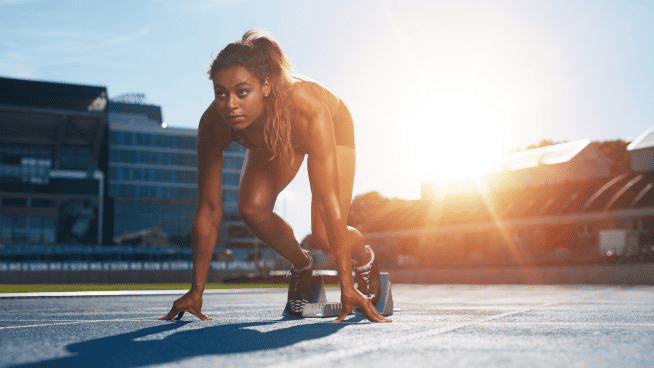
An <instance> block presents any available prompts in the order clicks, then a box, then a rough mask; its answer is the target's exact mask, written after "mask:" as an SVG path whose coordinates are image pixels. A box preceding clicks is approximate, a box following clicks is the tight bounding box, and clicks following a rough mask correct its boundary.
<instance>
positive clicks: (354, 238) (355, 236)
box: [347, 226, 364, 246]
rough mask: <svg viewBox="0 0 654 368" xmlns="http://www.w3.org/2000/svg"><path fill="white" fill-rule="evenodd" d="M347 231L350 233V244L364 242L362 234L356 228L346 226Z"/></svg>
mask: <svg viewBox="0 0 654 368" xmlns="http://www.w3.org/2000/svg"><path fill="white" fill-rule="evenodd" d="M347 230H348V233H349V235H350V245H351V246H355V245H357V244H364V240H363V234H361V232H360V231H359V230H357V229H356V228H354V227H352V226H348V227H347Z"/></svg>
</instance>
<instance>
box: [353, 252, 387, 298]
mask: <svg viewBox="0 0 654 368" xmlns="http://www.w3.org/2000/svg"><path fill="white" fill-rule="evenodd" d="M366 248H367V249H368V252H370V262H368V264H366V265H364V266H361V267H355V268H354V275H355V276H356V279H357V289H359V291H360V292H361V293H362V294H363V295H365V296H366V297H368V299H370V301H371V302H372V305H373V306H376V305H377V302H378V301H379V299H380V298H381V280H380V275H379V264H378V263H377V262H375V253H374V252H373V251H372V248H370V246H369V245H366ZM353 263H354V262H353Z"/></svg>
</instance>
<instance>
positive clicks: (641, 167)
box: [627, 127, 654, 172]
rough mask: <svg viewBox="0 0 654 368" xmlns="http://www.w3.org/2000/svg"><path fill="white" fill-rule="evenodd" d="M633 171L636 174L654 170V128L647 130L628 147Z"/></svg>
mask: <svg viewBox="0 0 654 368" xmlns="http://www.w3.org/2000/svg"><path fill="white" fill-rule="evenodd" d="M627 151H629V160H630V161H631V169H632V170H633V171H636V172H646V171H653V170H654V127H650V128H648V129H647V130H645V131H644V132H643V133H642V134H641V135H640V136H639V137H638V138H636V140H635V141H633V142H631V144H629V145H628V146H627Z"/></svg>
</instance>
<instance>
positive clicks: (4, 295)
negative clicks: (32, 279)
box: [0, 288, 287, 298]
mask: <svg viewBox="0 0 654 368" xmlns="http://www.w3.org/2000/svg"><path fill="white" fill-rule="evenodd" d="M187 292H188V290H122V291H62V292H42V293H0V298H44V297H63V296H117V295H178V294H186V293H187ZM278 292H284V293H285V292H287V289H286V288H265V289H256V288H251V289H250V288H243V289H208V290H205V291H204V294H244V293H278Z"/></svg>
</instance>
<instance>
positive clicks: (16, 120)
mask: <svg viewBox="0 0 654 368" xmlns="http://www.w3.org/2000/svg"><path fill="white" fill-rule="evenodd" d="M106 96H107V90H106V88H105V87H100V86H86V85H77V84H68V83H54V82H44V81H34V80H20V79H12V78H1V77H0V244H5V245H8V244H12V245H27V244H54V243H58V244H83V245H97V244H101V243H102V239H103V226H102V225H103V218H102V215H103V204H104V200H103V199H104V181H105V172H106V170H107V158H106V151H105V150H106V146H107V145H106V140H107V134H106V132H107V120H106V105H107V97H106Z"/></svg>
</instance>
